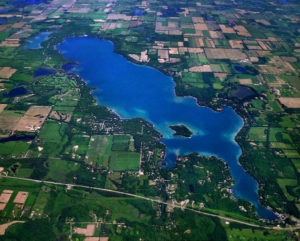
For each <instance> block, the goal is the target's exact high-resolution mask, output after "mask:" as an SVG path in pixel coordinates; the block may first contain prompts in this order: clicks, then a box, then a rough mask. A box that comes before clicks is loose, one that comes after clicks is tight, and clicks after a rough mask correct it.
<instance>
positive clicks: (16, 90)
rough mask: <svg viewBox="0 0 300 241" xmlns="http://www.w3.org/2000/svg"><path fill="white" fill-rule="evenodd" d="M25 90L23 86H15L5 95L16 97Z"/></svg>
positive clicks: (24, 92) (25, 91)
mask: <svg viewBox="0 0 300 241" xmlns="http://www.w3.org/2000/svg"><path fill="white" fill-rule="evenodd" d="M26 93H27V90H26V89H25V88H24V87H17V88H14V89H12V90H10V91H9V93H8V94H7V95H6V96H7V97H16V96H18V95H25V94H26Z"/></svg>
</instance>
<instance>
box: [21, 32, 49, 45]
mask: <svg viewBox="0 0 300 241" xmlns="http://www.w3.org/2000/svg"><path fill="white" fill-rule="evenodd" d="M51 33H52V32H42V33H39V34H38V35H37V36H34V37H32V38H30V39H28V40H27V41H28V42H29V43H28V44H27V45H25V47H24V48H25V49H40V48H41V47H42V46H41V43H42V42H44V41H46V40H47V39H48V38H49V35H50V34H51Z"/></svg>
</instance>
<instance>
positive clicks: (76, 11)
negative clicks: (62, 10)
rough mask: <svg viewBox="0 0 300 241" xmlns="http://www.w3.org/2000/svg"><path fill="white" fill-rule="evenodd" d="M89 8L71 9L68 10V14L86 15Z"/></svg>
mask: <svg viewBox="0 0 300 241" xmlns="http://www.w3.org/2000/svg"><path fill="white" fill-rule="evenodd" d="M89 11H90V9H89V8H71V9H69V10H68V12H69V13H88V12H89Z"/></svg>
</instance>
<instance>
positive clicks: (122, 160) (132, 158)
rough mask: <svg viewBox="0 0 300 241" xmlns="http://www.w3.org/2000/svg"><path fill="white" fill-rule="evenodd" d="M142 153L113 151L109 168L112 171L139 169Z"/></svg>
mask: <svg viewBox="0 0 300 241" xmlns="http://www.w3.org/2000/svg"><path fill="white" fill-rule="evenodd" d="M139 166H140V153H138V152H122V151H115V152H112V153H111V157H110V162H109V169H110V170H111V171H138V170H139Z"/></svg>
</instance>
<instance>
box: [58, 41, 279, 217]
mask: <svg viewBox="0 0 300 241" xmlns="http://www.w3.org/2000/svg"><path fill="white" fill-rule="evenodd" d="M57 48H58V50H59V51H60V52H61V54H62V55H63V56H64V57H65V58H67V59H70V60H73V61H78V62H79V65H77V66H76V67H75V69H74V72H76V73H77V74H79V75H80V76H81V77H82V78H83V79H84V80H85V81H86V82H87V83H88V84H89V85H90V86H93V87H96V88H97V89H98V90H97V91H96V92H94V96H95V97H96V98H97V100H98V103H99V104H101V105H105V106H107V107H109V108H111V109H113V110H114V111H115V112H116V113H118V114H119V115H120V116H121V117H122V118H133V117H142V118H144V119H146V120H148V121H149V122H151V123H153V124H154V126H155V128H156V129H157V130H158V131H160V132H161V133H162V134H163V136H164V137H163V138H162V139H161V141H162V142H163V143H165V144H166V147H167V155H166V159H165V161H166V162H167V163H168V167H169V168H172V167H173V166H174V165H175V160H176V155H179V154H180V155H184V154H188V153H191V152H199V153H202V154H204V155H215V156H218V157H220V158H222V159H224V160H225V161H226V162H227V164H228V165H229V168H230V172H231V174H232V176H233V179H234V180H235V182H236V184H235V186H234V188H233V192H234V195H235V197H237V198H242V199H245V200H248V201H249V202H251V203H252V204H253V205H254V206H255V207H256V210H257V212H258V214H259V216H260V217H262V218H265V219H275V218H276V215H275V214H274V213H273V212H272V211H270V210H268V209H266V208H264V207H263V206H261V205H260V204H259V202H258V195H257V188H258V185H257V182H256V181H255V180H254V179H253V178H252V177H251V176H249V175H248V174H247V173H246V172H245V171H244V169H243V168H242V167H241V165H240V164H239V163H238V158H239V156H240V154H241V149H240V147H239V146H238V145H237V143H236V142H235V141H234V137H235V135H236V134H237V133H238V131H239V129H240V128H241V127H242V126H243V121H242V119H241V117H240V116H238V115H237V114H236V113H235V111H234V110H233V109H232V108H230V107H224V110H223V111H222V112H215V111H213V110H211V109H209V108H206V107H202V106H199V105H197V103H196V100H195V99H194V98H192V97H177V96H176V95H175V91H174V88H175V83H174V81H173V80H172V78H171V77H168V76H166V75H164V74H162V73H161V72H159V71H158V70H156V69H154V68H151V67H146V66H141V65H136V64H133V63H131V62H129V61H127V60H126V59H125V58H124V57H123V56H121V55H119V54H116V53H114V52H113V49H114V48H113V44H112V43H111V42H109V41H105V40H99V39H94V38H88V37H77V38H68V39H66V40H65V41H64V42H63V43H62V44H60V45H59V46H57ZM174 124H184V125H186V126H187V127H188V128H189V129H190V130H192V132H193V136H192V137H191V138H184V137H180V136H173V133H174V132H173V131H172V130H171V129H170V128H169V126H170V125H174Z"/></svg>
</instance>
